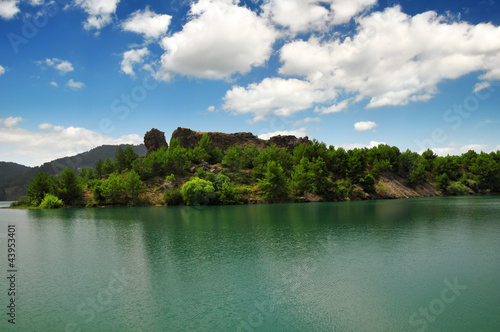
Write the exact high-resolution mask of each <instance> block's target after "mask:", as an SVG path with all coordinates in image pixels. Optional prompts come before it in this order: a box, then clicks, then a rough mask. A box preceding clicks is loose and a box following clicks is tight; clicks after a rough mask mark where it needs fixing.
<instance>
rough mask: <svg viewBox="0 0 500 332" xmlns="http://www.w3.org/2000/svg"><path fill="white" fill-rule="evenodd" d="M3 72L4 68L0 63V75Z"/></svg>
mask: <svg viewBox="0 0 500 332" xmlns="http://www.w3.org/2000/svg"><path fill="white" fill-rule="evenodd" d="M3 74H5V68H4V67H3V66H1V65H0V76H2V75H3Z"/></svg>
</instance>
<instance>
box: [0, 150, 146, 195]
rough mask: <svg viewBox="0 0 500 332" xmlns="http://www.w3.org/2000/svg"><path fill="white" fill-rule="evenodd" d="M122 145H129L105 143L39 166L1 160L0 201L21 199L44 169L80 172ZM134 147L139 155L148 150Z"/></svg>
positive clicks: (53, 171)
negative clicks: (68, 168)
mask: <svg viewBox="0 0 500 332" xmlns="http://www.w3.org/2000/svg"><path fill="white" fill-rule="evenodd" d="M120 146H121V147H122V148H125V147H126V146H127V145H103V146H99V147H97V148H94V149H92V150H90V151H87V152H84V153H80V154H77V155H76V156H72V157H64V158H60V159H56V160H54V161H51V162H48V163H45V164H43V165H42V166H38V167H27V166H23V165H19V164H15V163H6V162H0V172H1V174H0V201H15V200H17V199H19V197H21V196H23V195H26V189H27V185H28V184H29V182H30V180H31V179H32V178H34V177H35V175H36V174H37V173H38V172H41V171H44V172H47V173H49V174H54V175H57V174H59V173H61V172H62V171H63V170H64V169H65V168H66V167H67V166H69V167H71V168H73V169H74V170H75V171H77V172H78V171H80V170H81V169H82V167H90V166H94V165H95V163H96V161H97V160H99V159H102V160H104V159H106V158H107V157H109V158H111V159H113V158H114V157H115V153H116V151H117V150H118V147H120ZM132 148H133V149H134V151H135V153H137V154H138V155H139V156H143V155H145V154H146V152H147V149H146V147H145V146H144V144H141V145H132ZM4 169H5V175H4Z"/></svg>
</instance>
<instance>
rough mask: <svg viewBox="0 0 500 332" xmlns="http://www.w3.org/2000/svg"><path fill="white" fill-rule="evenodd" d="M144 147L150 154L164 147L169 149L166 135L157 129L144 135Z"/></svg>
mask: <svg viewBox="0 0 500 332" xmlns="http://www.w3.org/2000/svg"><path fill="white" fill-rule="evenodd" d="M144 145H145V146H146V148H147V149H148V153H150V152H152V151H156V150H158V149H159V148H161V147H162V146H164V147H166V148H168V144H167V141H166V140H165V133H164V132H163V131H160V130H158V129H156V128H153V129H151V130H150V131H148V132H147V133H146V135H144Z"/></svg>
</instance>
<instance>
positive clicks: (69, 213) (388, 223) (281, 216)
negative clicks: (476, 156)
mask: <svg viewBox="0 0 500 332" xmlns="http://www.w3.org/2000/svg"><path fill="white" fill-rule="evenodd" d="M499 212H500V197H499V196H481V197H479V196H478V197H440V198H422V199H411V200H386V201H363V202H337V203H317V204H277V205H249V206H210V207H200V208H191V207H135V208H94V209H60V210H13V209H0V271H2V273H1V276H2V278H0V294H1V295H0V306H1V307H2V308H3V309H2V310H3V311H2V315H1V317H2V318H1V321H0V330H2V331H5V330H7V329H14V328H15V329H16V330H18V331H500V218H499V215H500V213H499ZM8 225H14V226H15V228H14V230H15V232H14V235H13V237H14V239H15V245H16V256H15V261H14V267H15V269H16V271H17V272H15V280H14V287H15V293H16V294H15V305H16V307H15V323H16V324H15V326H13V325H12V324H11V323H8V322H7V319H9V316H8V315H7V313H8V311H9V310H10V309H9V308H7V306H8V305H9V303H10V302H9V301H10V298H11V296H8V289H9V287H10V286H11V284H10V282H11V280H9V279H8V278H7V277H9V276H10V274H9V273H8V272H7V270H9V266H8V263H9V262H8V261H7V244H8V242H7V240H8V238H9V237H8ZM11 230H12V229H11Z"/></svg>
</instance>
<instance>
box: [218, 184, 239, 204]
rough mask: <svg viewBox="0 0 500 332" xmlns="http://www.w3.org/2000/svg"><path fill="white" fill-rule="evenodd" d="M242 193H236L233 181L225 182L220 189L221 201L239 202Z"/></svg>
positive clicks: (227, 202) (228, 202) (224, 202)
mask: <svg viewBox="0 0 500 332" xmlns="http://www.w3.org/2000/svg"><path fill="white" fill-rule="evenodd" d="M240 199H241V197H240V195H238V194H237V193H236V189H235V188H234V187H233V185H232V184H231V182H224V184H223V185H222V188H221V190H220V191H219V201H220V202H221V203H222V204H238V203H239V202H240Z"/></svg>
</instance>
